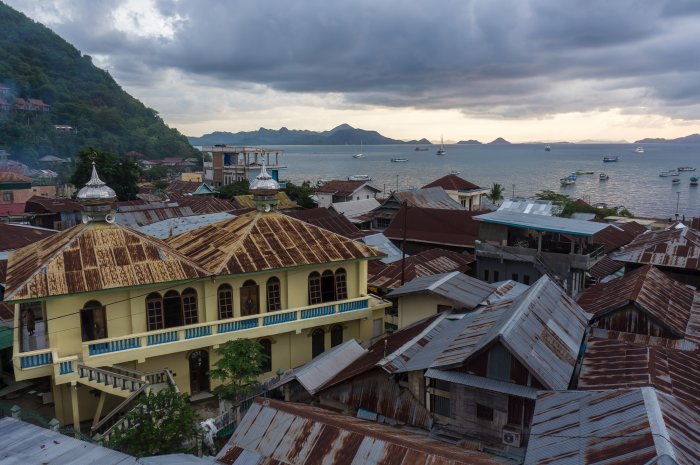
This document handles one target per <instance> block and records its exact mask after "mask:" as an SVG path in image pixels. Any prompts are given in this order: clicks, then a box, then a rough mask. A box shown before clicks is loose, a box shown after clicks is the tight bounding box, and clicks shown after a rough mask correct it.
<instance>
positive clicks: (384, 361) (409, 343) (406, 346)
mask: <svg viewBox="0 0 700 465" xmlns="http://www.w3.org/2000/svg"><path fill="white" fill-rule="evenodd" d="M450 314H451V312H443V313H441V314H440V315H439V316H438V317H437V318H435V319H434V320H433V321H432V322H431V323H430V324H429V325H428V326H426V327H425V328H423V330H422V331H421V332H419V333H418V334H416V335H415V336H414V337H413V338H411V339H410V340H409V341H407V342H406V343H404V344H403V345H401V347H399V348H398V349H396V350H394V351H393V352H391V353H390V354H387V355H386V356H385V357H383V358H382V359H381V360H379V361H378V362H377V363H376V365H377V366H380V367H382V368H384V366H385V365H388V364H389V363H391V362H392V361H394V359H396V357H398V356H399V355H401V354H403V353H404V352H405V351H406V350H408V349H410V348H411V347H412V346H413V345H414V344H415V343H416V342H418V341H419V340H421V339H422V338H423V337H425V335H426V334H428V333H429V332H430V331H432V330H433V329H434V328H435V327H436V326H438V325H439V324H441V323H442V321H443V320H444V319H445V318H447V316H448V315H450Z"/></svg>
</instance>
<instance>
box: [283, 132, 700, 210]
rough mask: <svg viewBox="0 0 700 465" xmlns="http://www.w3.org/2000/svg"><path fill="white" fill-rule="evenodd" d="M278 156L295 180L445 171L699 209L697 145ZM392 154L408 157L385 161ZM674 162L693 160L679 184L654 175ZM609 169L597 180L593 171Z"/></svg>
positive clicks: (594, 198) (305, 150)
mask: <svg viewBox="0 0 700 465" xmlns="http://www.w3.org/2000/svg"><path fill="white" fill-rule="evenodd" d="M279 148H281V149H283V150H284V155H283V157H282V159H281V161H282V162H283V163H285V164H286V165H287V166H288V168H287V169H286V170H284V171H283V172H282V173H281V177H282V178H285V179H289V180H291V181H292V182H295V183H298V182H301V181H304V180H309V181H312V182H315V181H318V180H320V179H346V178H347V177H348V176H350V175H353V174H367V175H369V176H371V178H372V183H373V184H374V185H375V186H376V187H378V188H379V189H382V190H385V191H386V192H387V193H388V192H389V191H391V190H395V189H396V188H397V186H398V188H399V189H409V188H416V187H421V186H423V185H425V184H427V183H429V182H430V181H433V180H434V179H437V178H439V177H441V176H444V175H445V174H448V173H450V172H451V171H455V172H459V175H460V176H461V177H463V178H465V179H467V180H469V181H471V182H473V183H475V184H477V185H479V186H482V187H490V186H491V184H492V183H494V182H498V183H500V184H501V185H503V186H504V188H505V190H506V194H507V195H506V197H510V196H511V195H512V194H513V191H514V192H515V195H516V196H520V197H530V196H532V195H534V194H535V193H536V192H538V191H540V190H543V189H550V190H553V191H555V192H561V193H563V194H567V195H570V196H571V197H572V198H583V199H584V200H586V201H587V202H589V203H597V202H605V203H607V204H608V205H610V206H619V205H623V206H625V207H627V208H628V209H629V210H630V211H632V213H634V214H635V215H636V216H651V217H662V218H666V217H669V216H673V214H675V213H676V205H678V213H679V214H680V215H685V216H686V217H693V216H700V187H690V185H689V178H690V176H692V175H698V176H700V146H697V145H690V144H688V145H679V144H661V143H657V144H647V145H645V146H644V150H645V152H644V153H642V154H639V153H635V151H634V149H635V145H627V144H608V145H594V144H554V145H552V150H551V151H550V152H546V151H545V150H544V146H543V145H542V144H513V145H449V146H447V147H446V148H447V155H444V156H437V155H435V150H436V149H437V147H436V146H430V147H428V151H427V152H417V151H415V150H414V149H415V147H414V146H410V145H405V146H403V145H377V146H364V148H363V152H364V155H365V157H364V158H361V159H355V158H353V157H352V155H354V154H356V153H358V152H359V150H360V148H359V147H356V146H317V145H315V146H299V145H297V146H283V147H279ZM614 155H617V156H618V157H619V161H618V162H617V163H604V162H603V157H604V156H614ZM393 157H405V158H408V162H406V163H392V162H391V158H393ZM681 166H693V167H697V168H698V171H696V172H681V174H680V176H679V178H680V181H681V182H680V184H679V185H675V186H674V185H672V183H671V180H672V179H673V178H672V177H665V178H662V177H659V173H660V172H661V171H665V170H670V169H675V168H678V167H681ZM576 170H590V171H593V172H594V173H595V174H594V175H582V176H578V180H577V182H576V185H575V186H568V187H561V186H560V183H559V179H560V178H561V177H564V176H567V175H568V174H570V173H571V172H572V171H576ZM601 172H605V173H607V174H608V175H609V176H610V179H609V180H608V181H600V180H599V178H598V175H599V173H601Z"/></svg>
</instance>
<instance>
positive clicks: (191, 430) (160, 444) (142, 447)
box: [108, 388, 201, 457]
mask: <svg viewBox="0 0 700 465" xmlns="http://www.w3.org/2000/svg"><path fill="white" fill-rule="evenodd" d="M139 401H140V403H141V405H143V407H144V408H143V409H134V410H132V411H131V412H129V413H127V414H126V416H127V418H128V419H129V420H131V421H132V422H133V423H134V424H135V425H136V426H134V427H132V428H124V429H121V430H118V431H116V432H115V433H114V434H113V435H112V436H111V438H110V440H109V444H108V445H109V447H111V448H112V449H116V450H119V451H122V452H124V453H126V454H129V455H134V456H136V457H144V456H151V455H164V454H176V453H194V452H196V450H195V449H196V447H195V444H196V440H197V439H198V437H199V436H200V434H201V433H200V430H199V427H198V425H197V424H196V422H195V416H194V412H193V411H192V407H191V406H190V403H189V401H188V399H187V395H185V394H180V393H178V392H175V390H174V389H171V388H168V389H163V390H161V391H159V392H158V393H157V394H154V393H152V392H150V393H148V394H144V395H142V396H141V397H140V399H139Z"/></svg>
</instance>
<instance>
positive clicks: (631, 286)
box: [578, 265, 700, 342]
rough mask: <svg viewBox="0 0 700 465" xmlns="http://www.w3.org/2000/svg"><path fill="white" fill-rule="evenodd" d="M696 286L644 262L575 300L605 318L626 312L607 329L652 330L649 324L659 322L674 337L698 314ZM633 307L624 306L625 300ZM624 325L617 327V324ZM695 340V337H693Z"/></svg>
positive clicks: (587, 291)
mask: <svg viewBox="0 0 700 465" xmlns="http://www.w3.org/2000/svg"><path fill="white" fill-rule="evenodd" d="M697 300H698V299H697V298H696V291H695V288H694V287H692V286H689V285H687V284H683V283H681V282H678V281H675V280H673V279H671V278H669V277H667V276H666V275H665V274H664V273H663V272H662V271H660V270H658V269H657V268H655V267H653V266H649V265H647V266H643V267H641V268H638V269H636V270H634V271H632V272H630V273H627V274H625V275H623V276H621V277H619V278H616V279H613V280H611V281H609V282H607V283H601V284H596V285H595V286H592V287H590V288H588V289H586V290H585V291H584V292H583V294H582V295H581V296H580V297H579V299H578V304H579V305H580V306H581V307H583V308H584V309H585V310H586V311H587V312H590V313H593V314H594V315H595V317H596V318H597V319H600V318H605V316H606V315H609V314H610V313H611V312H614V311H616V310H617V311H618V313H619V312H625V313H624V315H621V317H624V318H626V320H627V321H622V322H617V323H616V326H615V327H611V326H606V327H607V328H608V329H614V330H619V331H622V330H624V331H627V332H634V333H640V334H648V335H650V336H659V335H661V336H663V334H652V333H651V332H650V331H652V330H653V328H650V327H648V326H649V325H650V324H658V323H660V324H662V325H664V326H665V327H666V328H667V329H668V330H670V331H671V332H672V333H673V335H674V336H675V337H679V338H682V337H685V335H686V329H687V328H688V324H689V321H690V319H691V315H694V317H697V314H698V313H700V305H699V304H698V302H696V301H697ZM630 303H633V304H634V307H633V308H630V309H629V311H627V310H624V309H625V308H627V306H628V304H630ZM637 312H644V313H646V314H647V315H649V316H651V317H652V319H653V320H654V323H651V322H648V321H647V319H644V318H636V313H637ZM620 325H622V326H624V328H622V327H618V326H620ZM696 342H698V341H696Z"/></svg>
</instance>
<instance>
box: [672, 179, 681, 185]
mask: <svg viewBox="0 0 700 465" xmlns="http://www.w3.org/2000/svg"><path fill="white" fill-rule="evenodd" d="M680 183H681V180H680V179H678V178H676V179H672V180H671V184H673V185H674V186H675V185H677V184H680Z"/></svg>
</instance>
